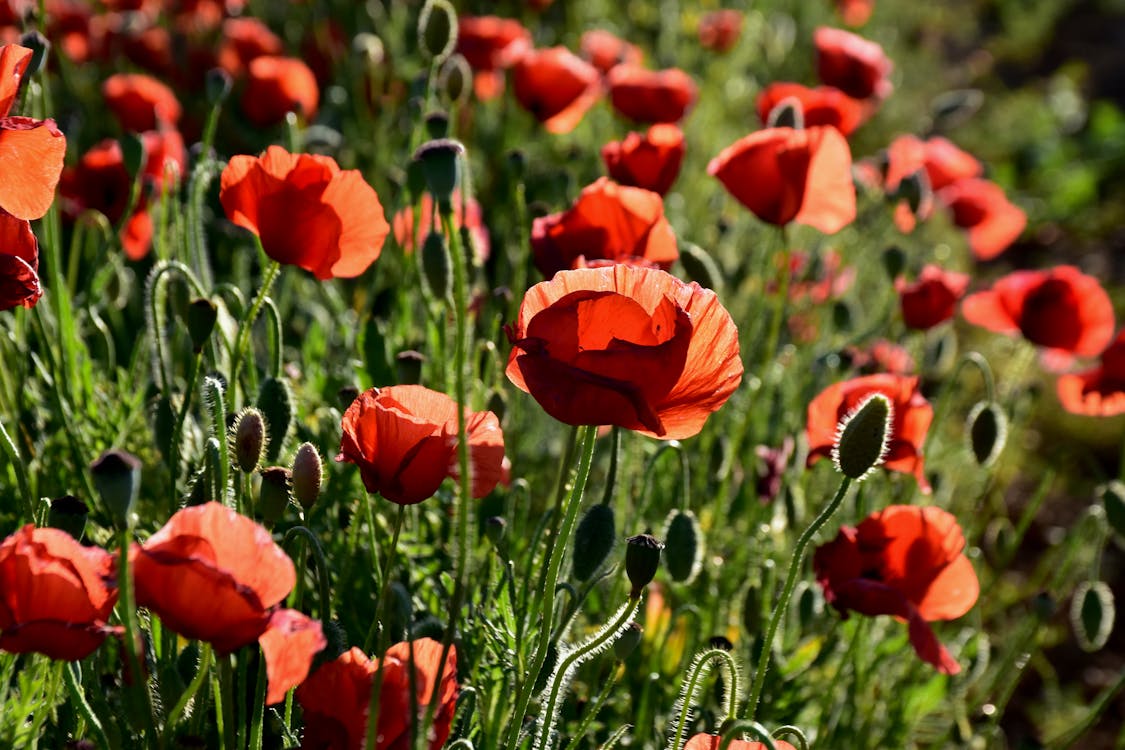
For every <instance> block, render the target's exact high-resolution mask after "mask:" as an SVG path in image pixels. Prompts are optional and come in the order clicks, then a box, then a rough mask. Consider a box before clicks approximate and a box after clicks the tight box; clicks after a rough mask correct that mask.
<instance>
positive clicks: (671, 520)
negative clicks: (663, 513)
mask: <svg viewBox="0 0 1125 750" xmlns="http://www.w3.org/2000/svg"><path fill="white" fill-rule="evenodd" d="M702 561H703V535H702V534H701V533H700V530H699V521H698V519H696V517H695V514H694V513H692V512H691V511H690V510H674V511H672V512H671V513H670V514H669V515H668V521H667V523H666V524H665V526H664V562H665V563H667V565H668V577H669V578H671V579H672V580H673V581H678V582H680V583H691V582H692V580H694V579H695V577H696V576H697V575H698V574H699V568H700V567H701V565H702Z"/></svg>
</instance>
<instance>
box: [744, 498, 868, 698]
mask: <svg viewBox="0 0 1125 750" xmlns="http://www.w3.org/2000/svg"><path fill="white" fill-rule="evenodd" d="M851 484H852V479H851V477H844V478H843V479H842V480H841V481H840V487H839V489H837V490H836V495H835V496H834V497H833V498H832V501H831V502H829V503H828V505H827V506H825V508H824V510H822V511H821V512H820V515H818V516H817V517H816V518H815V519H813V522H812V523H811V524H809V527H808V528H807V529H805V530H804V531H803V532H802V533H801V536H800V537H798V538H797V545H796V547H794V549H793V558H792V559H791V560H790V561H789V572H788V573H787V574H786V575H785V586H784V587H783V588H782V589H781V597H780V598H779V599H778V600H777V605H776V606H775V607H774V610H773V614H772V615H771V616H770V623H769V626H768V627H767V628H766V635H765V640H764V641H763V642H762V654H761V656H759V657H758V667H757V669H755V670H754V682H753V683H752V684H751V686H750V697H749V698H747V700H746V712H745V715H746V718H747V719H748V720H753V719H754V714H755V713H756V712H757V710H758V701H759V700H761V697H762V687H763V686H764V685H765V682H766V672H767V670H769V665H770V652H771V649H772V644H773V639H774V636H775V635H776V634H777V628H778V626H779V625H780V624H781V618H782V617H784V616H785V612H786V610H788V608H789V598H790V597H791V596H792V595H793V587H794V586H795V585H796V584H797V575H798V574H799V573H800V572H801V567H802V564H803V563H804V561H805V551H806V549H807V548H808V546H809V544H810V543H811V542H812V540H813V537H815V536H816V533H817V532H818V531H820V528H821V527H822V526H824V524H826V523H828V519H830V518H831V517H832V516H833V514H835V512H836V510H837V509H838V508H839V507H840V503H842V502H843V501H844V495H846V494H847V492H848V488H849V487H851Z"/></svg>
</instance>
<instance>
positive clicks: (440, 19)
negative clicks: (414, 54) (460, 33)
mask: <svg viewBox="0 0 1125 750" xmlns="http://www.w3.org/2000/svg"><path fill="white" fill-rule="evenodd" d="M456 44H457V11H455V10H454V9H453V6H452V5H450V3H449V0H426V4H425V5H424V6H422V14H421V15H420V16H418V46H419V48H421V50H422V52H423V53H424V54H425V55H426V56H427V57H429V58H430V59H431V60H433V61H435V62H438V63H440V62H441V61H443V60H444V59H445V58H447V57H449V55H451V54H452V53H453V48H454V46H456Z"/></svg>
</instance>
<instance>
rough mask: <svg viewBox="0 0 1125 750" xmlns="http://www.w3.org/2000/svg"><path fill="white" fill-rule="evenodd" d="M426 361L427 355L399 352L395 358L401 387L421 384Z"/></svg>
mask: <svg viewBox="0 0 1125 750" xmlns="http://www.w3.org/2000/svg"><path fill="white" fill-rule="evenodd" d="M425 361H426V355H425V354H422V352H419V351H415V350H414V349H407V350H406V351H404V352H399V353H398V354H397V355H396V356H395V372H396V373H397V375H398V383H399V385H418V384H419V383H421V382H422V365H423V364H424V363H425ZM356 395H358V394H356ZM352 400H353V401H354V400H355V399H352Z"/></svg>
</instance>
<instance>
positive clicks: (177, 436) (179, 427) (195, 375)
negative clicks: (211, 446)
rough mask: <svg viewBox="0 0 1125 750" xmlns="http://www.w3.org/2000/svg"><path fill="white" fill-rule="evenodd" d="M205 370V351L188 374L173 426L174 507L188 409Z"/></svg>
mask: <svg viewBox="0 0 1125 750" xmlns="http://www.w3.org/2000/svg"><path fill="white" fill-rule="evenodd" d="M202 371H203V352H199V353H198V354H196V355H195V364H194V365H193V366H192V368H191V372H190V373H189V374H188V382H187V388H186V389H184V399H183V401H182V402H181V403H180V411H179V412H178V413H177V414H176V424H175V426H174V427H173V428H172V446H171V452H172V455H171V457H170V458H171V461H170V464H171V465H170V467H169V468H170V471H169V473H170V474H171V480H170V481H171V487H170V488H169V490H170V492H169V502H170V503H171V504H172V507H173V508H174V507H175V505H176V481H177V480H178V479H179V478H180V467H181V466H182V465H183V446H181V445H180V441H181V440H182V439H183V434H184V422H185V421H186V420H187V413H188V409H189V408H190V407H191V401H192V396H193V395H194V394H195V384H196V382H197V381H198V380H199V374H200V373H201V372H202Z"/></svg>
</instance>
